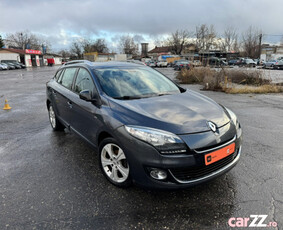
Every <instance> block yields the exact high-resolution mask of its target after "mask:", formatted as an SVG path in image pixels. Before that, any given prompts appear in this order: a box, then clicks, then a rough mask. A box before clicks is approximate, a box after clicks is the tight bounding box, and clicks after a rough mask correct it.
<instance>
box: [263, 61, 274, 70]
mask: <svg viewBox="0 0 283 230" xmlns="http://www.w3.org/2000/svg"><path fill="white" fill-rule="evenodd" d="M276 62H277V60H269V61H267V62H265V63H264V64H263V66H262V68H264V69H265V68H273V66H274V65H275V63H276Z"/></svg>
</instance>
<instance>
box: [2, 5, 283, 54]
mask: <svg viewBox="0 0 283 230" xmlns="http://www.w3.org/2000/svg"><path fill="white" fill-rule="evenodd" d="M282 12H283V1H282V0H281V1H280V0H273V1H267V0H265V1H263V0H231V1H230V0H197V1H190V0H170V1H168V0H167V1H166V0H162V1H161V0H155V1H154V0H68V1H67V0H65V1H63V0H48V1H45V0H0V22H1V23H0V34H1V35H2V36H3V37H5V34H7V33H13V32H16V31H24V30H29V31H31V32H34V33H39V34H42V35H43V36H47V37H48V39H49V40H50V41H51V42H52V47H53V48H54V49H59V48H61V47H62V48H66V47H68V46H69V45H70V43H71V42H72V40H74V39H76V38H79V37H92V38H98V37H100V38H105V39H106V40H107V41H108V43H109V45H110V46H115V45H116V41H117V38H118V37H119V35H121V34H138V35H140V36H139V39H138V40H139V41H142V40H143V41H144V42H146V41H149V42H151V43H152V42H153V41H154V40H155V37H158V36H164V35H165V34H168V33H171V32H173V31H175V30H176V29H188V30H190V31H194V30H195V27H196V26H197V25H200V24H203V23H205V24H213V25H214V26H215V29H216V30H217V32H218V34H220V35H221V34H222V33H223V30H224V29H225V27H227V26H234V27H235V28H237V29H238V31H239V33H241V32H242V31H244V30H246V29H247V28H248V27H249V26H250V25H252V26H254V27H256V28H258V29H262V31H263V33H264V34H272V35H273V34H274V35H280V34H283V27H282V25H281V24H282V23H281V22H282V21H283V13H282ZM266 40H272V41H276V40H280V37H276V36H269V37H267V36H265V37H264V41H266Z"/></svg>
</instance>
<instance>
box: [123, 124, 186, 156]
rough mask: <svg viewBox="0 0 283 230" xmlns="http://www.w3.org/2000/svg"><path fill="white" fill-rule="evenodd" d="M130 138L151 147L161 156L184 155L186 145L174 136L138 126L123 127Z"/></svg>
mask: <svg viewBox="0 0 283 230" xmlns="http://www.w3.org/2000/svg"><path fill="white" fill-rule="evenodd" d="M125 129H126V130H127V131H128V133H130V134H131V135H132V136H134V137H136V138H138V139H140V140H142V141H145V142H147V143H149V144H151V145H153V146H154V147H155V148H156V149H158V150H159V151H160V152H161V153H163V154H175V153H184V152H186V151H187V146H186V144H185V143H184V142H183V141H182V140H181V139H180V138H179V137H178V136H176V135H175V134H173V133H169V132H166V131H163V130H159V129H151V128H146V127H139V126H125Z"/></svg>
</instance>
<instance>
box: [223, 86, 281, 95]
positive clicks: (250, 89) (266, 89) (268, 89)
mask: <svg viewBox="0 0 283 230" xmlns="http://www.w3.org/2000/svg"><path fill="white" fill-rule="evenodd" d="M224 91H225V92H226V93H231V94H244V93H260V94H265V93H283V87H282V86H277V85H261V86H257V87H254V86H245V87H242V88H235V87H234V88H226V89H225V90H224Z"/></svg>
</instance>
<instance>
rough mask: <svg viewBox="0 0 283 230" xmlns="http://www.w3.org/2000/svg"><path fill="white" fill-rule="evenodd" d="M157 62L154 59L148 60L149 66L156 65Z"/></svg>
mask: <svg viewBox="0 0 283 230" xmlns="http://www.w3.org/2000/svg"><path fill="white" fill-rule="evenodd" d="M156 64H157V62H156V61H150V62H148V66H149V67H156Z"/></svg>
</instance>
